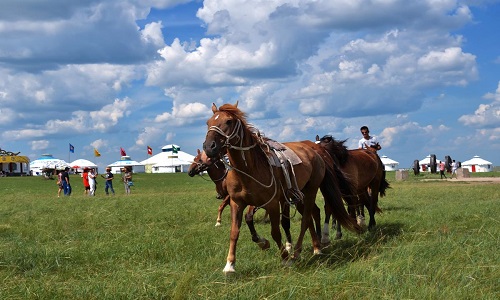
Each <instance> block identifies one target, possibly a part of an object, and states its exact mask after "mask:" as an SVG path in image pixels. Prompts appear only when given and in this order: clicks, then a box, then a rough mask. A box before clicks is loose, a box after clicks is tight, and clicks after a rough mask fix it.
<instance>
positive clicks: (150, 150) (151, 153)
mask: <svg viewBox="0 0 500 300" xmlns="http://www.w3.org/2000/svg"><path fill="white" fill-rule="evenodd" d="M148 155H153V148H151V147H149V146H148Z"/></svg>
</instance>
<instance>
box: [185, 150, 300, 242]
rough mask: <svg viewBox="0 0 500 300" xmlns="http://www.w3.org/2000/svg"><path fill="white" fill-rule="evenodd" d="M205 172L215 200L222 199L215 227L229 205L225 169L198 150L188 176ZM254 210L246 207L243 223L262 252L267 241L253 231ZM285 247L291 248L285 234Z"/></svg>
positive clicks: (288, 237)
mask: <svg viewBox="0 0 500 300" xmlns="http://www.w3.org/2000/svg"><path fill="white" fill-rule="evenodd" d="M205 171H206V172H207V173H208V176H209V177H210V179H211V180H212V181H213V182H214V183H215V190H216V191H217V198H219V199H222V202H221V204H220V205H219V209H218V213H217V222H216V223H215V226H216V227H219V226H221V225H222V223H221V222H222V212H223V211H224V208H225V207H226V206H227V205H229V202H230V201H229V194H228V192H227V186H226V175H227V171H228V170H227V168H226V166H225V165H224V163H223V162H222V160H220V159H215V160H212V159H210V158H208V157H207V155H206V153H205V151H200V150H199V149H198V153H197V155H196V156H195V157H194V162H193V163H192V164H191V165H190V166H189V168H188V175H189V176H191V177H193V176H195V175H198V174H201V173H202V172H205ZM255 212H256V208H255V207H254V206H251V205H250V206H248V210H247V213H246V214H245V222H246V223H247V226H248V228H249V229H250V233H251V235H252V241H254V242H255V243H257V244H258V245H259V247H260V248H261V249H262V250H265V249H268V248H269V246H270V245H269V241H268V240H267V239H265V238H262V237H260V236H259V235H258V234H257V231H256V230H255V225H254V219H253V216H254V215H255ZM286 236H287V240H288V242H287V247H289V248H291V234H290V232H287V235H286Z"/></svg>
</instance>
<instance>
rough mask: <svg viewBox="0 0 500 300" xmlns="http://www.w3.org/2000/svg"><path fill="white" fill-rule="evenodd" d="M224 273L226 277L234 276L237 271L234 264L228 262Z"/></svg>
mask: <svg viewBox="0 0 500 300" xmlns="http://www.w3.org/2000/svg"><path fill="white" fill-rule="evenodd" d="M222 272H224V274H226V275H228V274H234V273H235V272H236V270H235V269H234V264H232V263H230V262H227V263H226V266H225V267H224V270H222Z"/></svg>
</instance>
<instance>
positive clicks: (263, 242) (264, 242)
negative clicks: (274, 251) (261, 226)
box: [257, 239, 271, 250]
mask: <svg viewBox="0 0 500 300" xmlns="http://www.w3.org/2000/svg"><path fill="white" fill-rule="evenodd" d="M257 244H258V245H259V247H260V249H262V250H267V249H269V248H270V247H271V244H269V241H268V240H266V239H262V240H261V241H259V242H257Z"/></svg>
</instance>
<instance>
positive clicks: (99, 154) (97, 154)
mask: <svg viewBox="0 0 500 300" xmlns="http://www.w3.org/2000/svg"><path fill="white" fill-rule="evenodd" d="M94 156H95V157H99V156H101V153H99V151H97V149H96V148H94Z"/></svg>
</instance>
